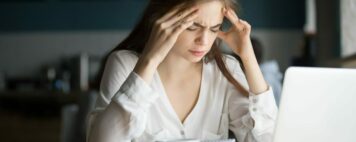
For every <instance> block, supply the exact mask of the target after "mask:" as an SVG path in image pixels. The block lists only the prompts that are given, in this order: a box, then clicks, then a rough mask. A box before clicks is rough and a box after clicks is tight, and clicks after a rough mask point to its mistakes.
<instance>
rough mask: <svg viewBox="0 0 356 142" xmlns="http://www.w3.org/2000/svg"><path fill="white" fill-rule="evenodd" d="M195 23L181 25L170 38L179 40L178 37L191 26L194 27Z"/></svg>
mask: <svg viewBox="0 0 356 142" xmlns="http://www.w3.org/2000/svg"><path fill="white" fill-rule="evenodd" d="M193 23H194V21H193V20H192V21H187V22H185V23H183V24H180V25H179V26H177V27H175V29H174V30H173V31H172V35H171V36H170V38H174V39H177V38H178V36H179V35H180V34H181V33H182V32H183V31H184V30H185V29H187V28H188V27H189V26H191V25H193Z"/></svg>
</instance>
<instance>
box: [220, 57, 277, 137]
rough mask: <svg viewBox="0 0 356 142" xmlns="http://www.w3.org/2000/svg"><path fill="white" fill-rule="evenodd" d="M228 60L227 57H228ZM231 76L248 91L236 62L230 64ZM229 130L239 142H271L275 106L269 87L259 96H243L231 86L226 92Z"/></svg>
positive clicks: (275, 114)
mask: <svg viewBox="0 0 356 142" xmlns="http://www.w3.org/2000/svg"><path fill="white" fill-rule="evenodd" d="M228 58H229V57H228ZM227 63H228V64H229V62H227ZM230 64H232V66H233V68H234V69H233V72H232V74H233V76H234V77H235V78H236V79H237V81H238V82H239V83H241V85H242V86H244V87H245V88H247V89H248V84H247V80H246V77H245V75H244V73H243V71H242V69H241V67H240V65H239V63H238V61H237V60H233V62H230ZM228 96H229V100H228V113H229V129H230V130H231V131H232V132H233V133H234V134H235V137H236V138H237V140H238V141H239V142H271V141H272V137H273V131H274V125H275V120H276V116H277V111H278V110H277V106H276V103H275V100H274V95H273V91H272V88H271V87H268V90H267V91H265V92H263V93H261V94H253V93H251V92H250V93H249V97H246V96H243V95H242V94H241V93H240V92H238V91H237V90H236V89H235V88H234V87H233V86H232V85H231V86H230V87H229V90H228Z"/></svg>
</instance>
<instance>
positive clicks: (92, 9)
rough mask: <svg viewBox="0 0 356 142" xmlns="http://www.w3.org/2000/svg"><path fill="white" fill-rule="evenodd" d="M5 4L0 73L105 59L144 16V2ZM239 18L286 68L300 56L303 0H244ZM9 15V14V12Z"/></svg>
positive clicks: (268, 56)
mask: <svg viewBox="0 0 356 142" xmlns="http://www.w3.org/2000/svg"><path fill="white" fill-rule="evenodd" d="M19 1H20V2H17V3H15V2H9V1H6V0H2V2H1V1H0V2H1V3H0V19H2V20H3V21H6V22H0V72H5V73H6V74H7V75H8V76H31V75H33V74H36V73H38V71H39V69H40V67H41V66H43V65H44V64H50V63H56V62H59V61H60V59H62V58H65V57H70V56H73V55H78V54H80V53H82V52H86V53H88V54H89V55H96V56H102V55H104V54H105V53H107V52H108V51H109V50H110V49H112V48H113V47H114V46H115V45H117V44H118V43H119V42H120V41H121V40H122V39H123V38H124V37H125V36H126V35H127V33H128V32H129V31H130V29H131V28H132V27H133V25H134V24H135V23H136V21H137V19H138V18H139V16H140V13H141V12H142V10H143V8H144V6H145V5H146V3H145V1H144V0H116V1H115V0H112V1H95V0H61V1H60V0H50V1H39V0H38V1H35V0H32V1H31V2H28V1H26V2H25V1H21V0H19ZM240 4H241V5H240V8H241V10H240V11H239V12H240V15H241V17H242V18H243V19H245V20H247V21H249V22H250V23H251V25H252V26H253V34H252V35H254V36H256V37H258V38H260V39H261V40H262V43H263V44H264V46H265V47H266V48H268V50H266V56H265V58H266V59H277V60H278V61H279V62H280V66H281V68H282V70H285V68H286V67H288V65H289V62H290V59H291V58H292V57H293V56H295V55H299V50H298V48H299V46H300V44H301V39H302V34H303V33H302V29H303V24H304V17H305V16H304V15H305V14H304V13H305V12H304V11H305V8H304V2H303V1H300V0H290V1H283V0H270V1H259V0H240ZM9 13H10V14H9Z"/></svg>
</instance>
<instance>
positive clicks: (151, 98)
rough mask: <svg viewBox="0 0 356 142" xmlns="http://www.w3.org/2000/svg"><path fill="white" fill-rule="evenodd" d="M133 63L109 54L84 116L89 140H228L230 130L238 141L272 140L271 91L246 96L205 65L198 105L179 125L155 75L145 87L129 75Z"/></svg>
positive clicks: (133, 57) (232, 66)
mask: <svg viewBox="0 0 356 142" xmlns="http://www.w3.org/2000/svg"><path fill="white" fill-rule="evenodd" d="M224 59H225V62H226V65H227V67H228V69H229V70H230V72H231V73H232V74H233V76H234V77H235V79H236V80H237V81H238V82H239V83H241V84H242V86H244V87H245V88H248V85H247V81H246V78H245V75H244V73H243V71H242V70H241V68H240V65H239V62H238V61H237V60H236V59H235V58H234V57H232V56H229V55H224ZM137 60H138V57H137V54H135V53H134V52H132V51H128V50H121V51H116V52H113V53H112V54H111V55H110V56H109V58H108V61H107V63H106V66H105V71H104V74H103V78H102V80H101V85H100V93H99V96H98V99H97V102H96V106H95V110H94V111H93V112H92V113H91V114H90V116H89V127H88V132H89V133H88V134H89V135H88V137H89V141H100V142H114V141H115V142H121V141H137V142H149V141H160V140H171V139H191V138H193V139H200V140H216V139H226V138H228V130H229V129H230V130H231V131H232V132H233V133H234V134H235V136H236V138H237V140H238V141H239V142H270V141H272V135H273V130H274V124H275V120H276V116H277V106H276V103H275V100H274V96H273V91H272V88H271V87H269V89H268V90H267V91H266V92H264V93H262V94H258V95H255V94H252V93H250V94H249V97H245V96H243V95H242V94H241V93H240V92H238V91H237V90H236V89H235V87H234V86H233V85H232V84H231V83H229V82H228V80H227V79H226V78H225V77H224V76H223V74H222V73H221V71H220V70H219V68H218V66H217V64H216V63H215V61H211V62H208V63H204V65H203V72H202V73H203V75H202V81H201V86H200V87H201V88H200V93H199V98H198V101H197V103H196V105H195V106H194V108H193V110H192V111H191V112H190V114H189V115H188V116H187V118H186V119H185V121H184V123H182V122H181V121H180V119H179V118H178V116H177V114H176V113H175V111H174V109H173V107H172V105H171V104H170V102H169V99H168V97H167V95H166V94H165V90H164V87H163V85H162V82H161V80H160V77H159V75H158V73H157V72H156V73H155V74H154V77H153V80H152V82H151V83H150V84H147V83H146V82H145V81H144V80H142V79H141V78H140V76H138V75H137V74H136V73H135V72H133V68H134V66H135V65H136V62H137ZM98 133H100V135H98ZM99 136H100V137H99Z"/></svg>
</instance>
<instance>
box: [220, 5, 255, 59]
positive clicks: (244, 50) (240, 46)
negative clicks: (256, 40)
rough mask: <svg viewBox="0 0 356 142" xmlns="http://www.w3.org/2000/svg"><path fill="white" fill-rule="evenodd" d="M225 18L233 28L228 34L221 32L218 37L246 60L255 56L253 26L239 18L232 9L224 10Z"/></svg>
mask: <svg viewBox="0 0 356 142" xmlns="http://www.w3.org/2000/svg"><path fill="white" fill-rule="evenodd" d="M223 13H224V16H225V17H226V18H227V19H229V21H230V22H231V23H232V26H231V27H230V29H229V30H228V31H227V32H223V31H219V33H218V37H219V38H220V39H222V40H223V41H224V42H226V43H227V45H228V46H229V47H230V48H231V49H232V51H233V52H234V53H235V54H237V55H238V56H240V57H241V58H244V57H246V56H250V55H251V53H252V55H254V54H253V49H252V44H251V39H250V33H251V25H250V24H249V23H247V22H246V21H244V20H241V19H239V18H238V17H237V15H236V13H235V11H234V10H233V9H231V8H229V9H226V8H224V10H223Z"/></svg>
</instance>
